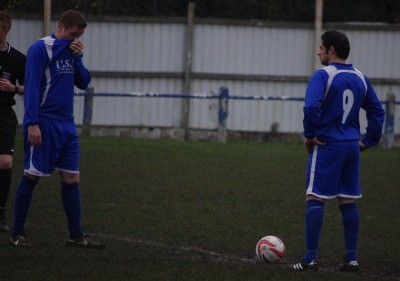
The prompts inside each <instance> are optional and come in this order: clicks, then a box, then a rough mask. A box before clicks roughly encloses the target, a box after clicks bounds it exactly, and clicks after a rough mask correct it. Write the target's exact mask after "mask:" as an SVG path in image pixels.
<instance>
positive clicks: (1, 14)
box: [0, 11, 11, 28]
mask: <svg viewBox="0 0 400 281" xmlns="http://www.w3.org/2000/svg"><path fill="white" fill-rule="evenodd" d="M0 22H1V23H2V24H5V25H7V26H6V28H11V16H10V15H9V14H8V13H7V12H6V11H0Z"/></svg>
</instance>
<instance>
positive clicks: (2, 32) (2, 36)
mask: <svg viewBox="0 0 400 281" xmlns="http://www.w3.org/2000/svg"><path fill="white" fill-rule="evenodd" d="M9 31H10V25H8V24H7V23H4V22H2V21H0V42H3V41H5V40H6V37H7V34H8V32H9Z"/></svg>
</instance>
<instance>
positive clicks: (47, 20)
mask: <svg viewBox="0 0 400 281" xmlns="http://www.w3.org/2000/svg"><path fill="white" fill-rule="evenodd" d="M43 1H44V3H43V4H44V12H43V37H44V36H47V35H49V34H50V33H51V30H50V28H51V0H43Z"/></svg>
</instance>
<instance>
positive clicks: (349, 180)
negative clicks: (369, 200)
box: [339, 141, 361, 197]
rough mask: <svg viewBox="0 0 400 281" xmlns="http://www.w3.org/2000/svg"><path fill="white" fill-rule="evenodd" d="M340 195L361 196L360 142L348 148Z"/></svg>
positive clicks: (351, 144) (353, 143)
mask: <svg viewBox="0 0 400 281" xmlns="http://www.w3.org/2000/svg"><path fill="white" fill-rule="evenodd" d="M340 182H341V185H340V190H339V194H342V195H349V196H351V197H354V196H356V197H358V196H360V195H361V188H360V146H359V144H358V141H356V142H352V143H350V144H349V146H348V150H347V154H346V161H345V162H344V164H343V168H342V174H341V179H340Z"/></svg>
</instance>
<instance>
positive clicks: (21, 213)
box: [11, 175, 38, 236]
mask: <svg viewBox="0 0 400 281" xmlns="http://www.w3.org/2000/svg"><path fill="white" fill-rule="evenodd" d="M37 183H38V182H37V181H34V180H32V179H30V178H28V177H27V176H25V175H24V176H23V177H22V180H21V181H20V183H19V185H18V187H17V191H16V192H15V201H14V226H13V230H12V234H11V235H12V236H17V235H18V234H24V235H25V229H24V228H25V221H26V217H27V216H28V211H29V206H30V204H31V201H32V193H33V189H34V188H35V186H36V184H37Z"/></svg>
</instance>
